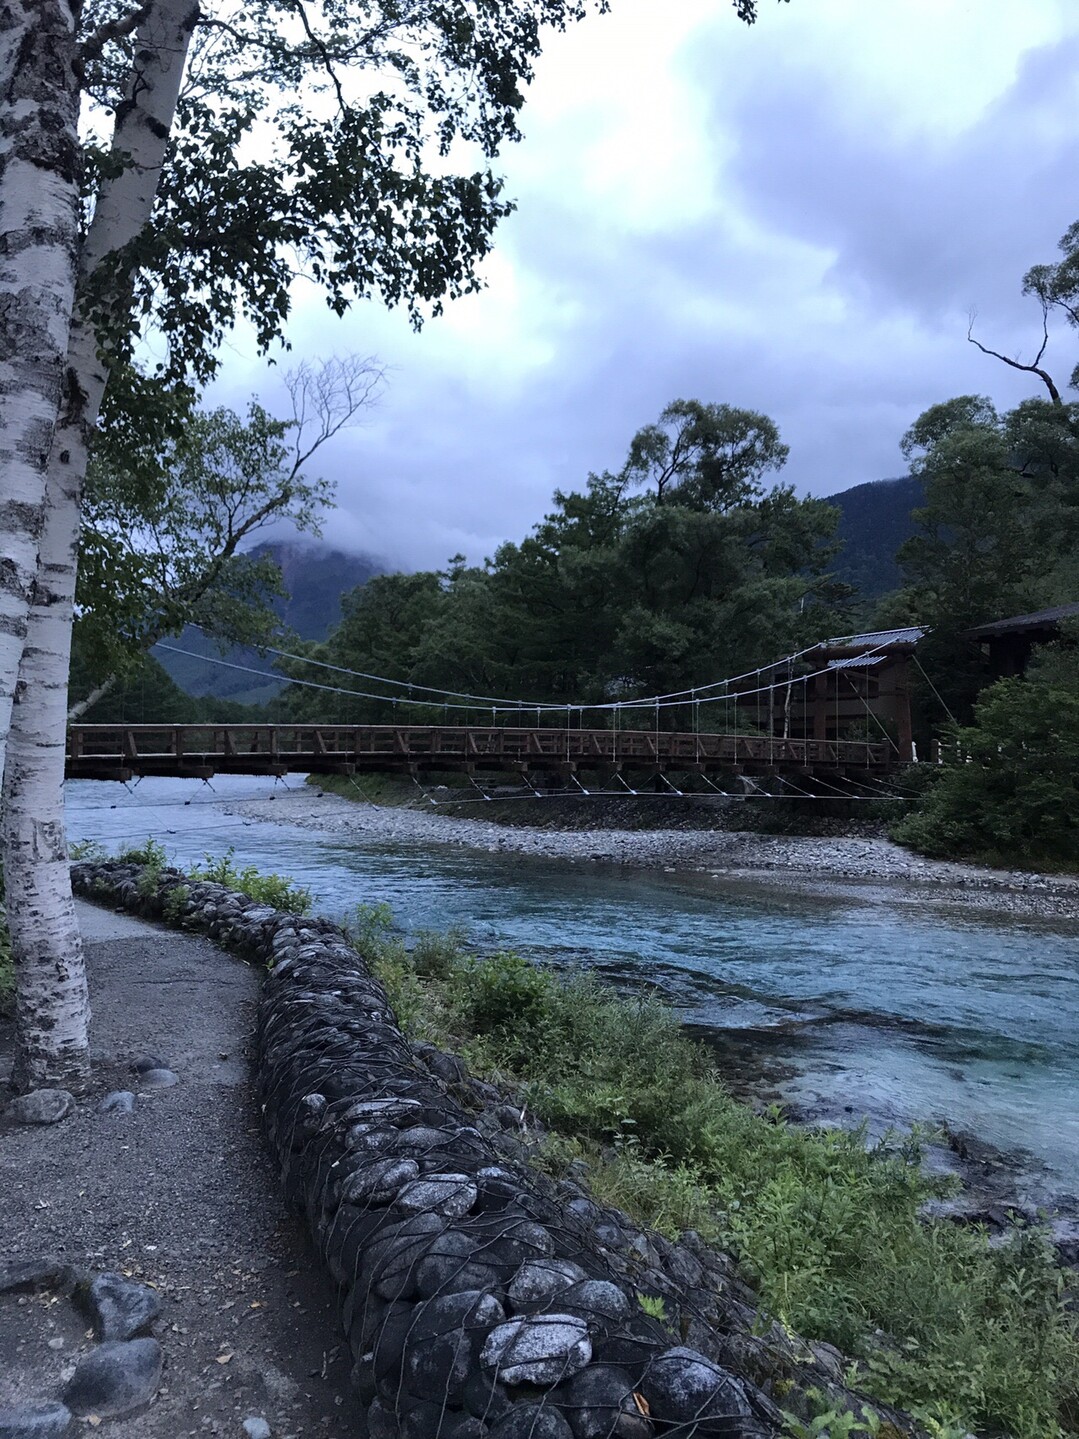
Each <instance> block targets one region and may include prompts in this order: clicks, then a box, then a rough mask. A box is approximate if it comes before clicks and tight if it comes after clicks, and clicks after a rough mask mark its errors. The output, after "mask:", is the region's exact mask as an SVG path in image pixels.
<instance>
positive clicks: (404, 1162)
mask: <svg viewBox="0 0 1079 1439" xmlns="http://www.w3.org/2000/svg"><path fill="white" fill-rule="evenodd" d="M419 1173H420V1167H419V1165H418V1164H417V1163H416V1161H415V1160H414V1159H378V1160H376V1161H375V1162H374V1163H373V1164H368V1165H365V1166H364V1168H362V1169H357V1170H355V1171H354V1172H353V1173H352V1174H350V1175H349V1176H348V1177H347V1179H343V1180H342V1181H341V1188H340V1197H341V1203H342V1204H364V1203H367V1204H385V1203H386V1202H387V1201H388V1200H390V1199H393V1198H394V1197H395V1196H396V1194H397V1193H398V1191H399V1190H400V1189H402V1188H403V1187H404V1186H405V1185H406V1184H409V1183H411V1181H412V1180H413V1179H417V1178H418V1177H419Z"/></svg>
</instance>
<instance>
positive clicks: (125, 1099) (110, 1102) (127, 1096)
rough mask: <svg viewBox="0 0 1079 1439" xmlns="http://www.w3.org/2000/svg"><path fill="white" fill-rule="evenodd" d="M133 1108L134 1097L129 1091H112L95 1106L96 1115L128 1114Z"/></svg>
mask: <svg viewBox="0 0 1079 1439" xmlns="http://www.w3.org/2000/svg"><path fill="white" fill-rule="evenodd" d="M134 1108H135V1096H134V1095H133V1094H132V1092H131V1090H130V1089H113V1090H110V1092H109V1093H108V1094H106V1095H105V1097H104V1099H102V1101H101V1102H100V1104H99V1105H98V1106H97V1112H98V1114H130V1113H131V1111H132V1110H133V1109H134Z"/></svg>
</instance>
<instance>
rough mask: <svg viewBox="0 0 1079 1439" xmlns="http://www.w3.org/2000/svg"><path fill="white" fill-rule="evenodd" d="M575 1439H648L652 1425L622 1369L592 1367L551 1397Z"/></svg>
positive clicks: (595, 1365)
mask: <svg viewBox="0 0 1079 1439" xmlns="http://www.w3.org/2000/svg"><path fill="white" fill-rule="evenodd" d="M551 1398H552V1400H555V1399H557V1402H558V1405H559V1407H560V1409H561V1410H562V1413H563V1415H564V1416H565V1418H566V1419H567V1420H568V1422H569V1426H570V1428H571V1429H572V1430H573V1435H574V1439H650V1436H651V1434H652V1425H651V1423H650V1422H649V1420H648V1418H647V1417H646V1415H645V1414H644V1412H643V1411H642V1409H641V1407H640V1405H639V1404H638V1403H637V1400H636V1399H635V1398H634V1397H633V1381H632V1380H631V1379H630V1377H629V1375H628V1374H627V1373H626V1371H625V1370H624V1369H618V1368H616V1367H615V1366H614V1365H611V1364H591V1365H589V1367H588V1368H587V1369H583V1370H582V1371H581V1372H580V1374H575V1375H574V1376H573V1378H572V1379H571V1380H570V1381H569V1383H568V1384H566V1385H564V1386H563V1387H562V1388H560V1389H558V1390H556V1392H555V1394H553V1395H552V1396H551Z"/></svg>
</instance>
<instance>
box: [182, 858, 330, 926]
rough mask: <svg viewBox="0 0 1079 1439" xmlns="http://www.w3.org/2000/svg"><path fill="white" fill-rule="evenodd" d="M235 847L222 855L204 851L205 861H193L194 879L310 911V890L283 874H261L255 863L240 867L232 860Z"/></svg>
mask: <svg viewBox="0 0 1079 1439" xmlns="http://www.w3.org/2000/svg"><path fill="white" fill-rule="evenodd" d="M235 853H236V851H235V849H234V848H233V847H232V846H230V847H229V848H228V849H227V850H226V851H225V853H224V854H223V855H221V856H220V857H219V858H216V859H215V858H214V856H213V855H212V854H207V855H203V859H204V860H205V861H206V863H205V864H203V865H193V866H192V867H191V869H190V870H189V871H188V874H189V876H190V878H191V879H201V880H209V881H210V882H212V883H213V884H223V885H225V887H226V888H227V889H235V890H238V891H239V892H240V893H241V894H246V895H247V897H248V898H249V899H254V900H257V901H258V902H259V903H260V904H268V905H271V906H272V907H273V908H274V909H283V910H287V911H289V912H290V913H292V914H309V913H310V910H311V903H312V900H311V891H310V890H309V889H304V888H303V886H302V885H297V884H294V883H293V882H292V880H290V879H289V878H288V877H287V876H285V875H281V874H261V873H260V872H259V870H258V869H257V868H256V867H255V866H254V865H253V864H249V865H245V866H244V867H243V869H238V868H237V867H236V865H235V864H234V863H233V855H234V854H235Z"/></svg>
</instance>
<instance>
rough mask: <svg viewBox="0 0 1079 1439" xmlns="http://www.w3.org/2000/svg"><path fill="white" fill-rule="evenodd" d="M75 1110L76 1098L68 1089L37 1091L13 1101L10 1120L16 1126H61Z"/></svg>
mask: <svg viewBox="0 0 1079 1439" xmlns="http://www.w3.org/2000/svg"><path fill="white" fill-rule="evenodd" d="M74 1108H75V1096H74V1095H73V1094H69V1093H68V1092H67V1090H66V1089H35V1090H34V1091H33V1092H32V1093H31V1094H20V1095H19V1097H18V1098H17V1099H13V1100H12V1101H11V1103H10V1104H9V1105H8V1118H9V1119H13V1120H14V1121H15V1123H16V1124H59V1122H60V1120H61V1119H66V1118H67V1116H68V1115H69V1114H70V1113H71V1112H72V1110H73V1109H74Z"/></svg>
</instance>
